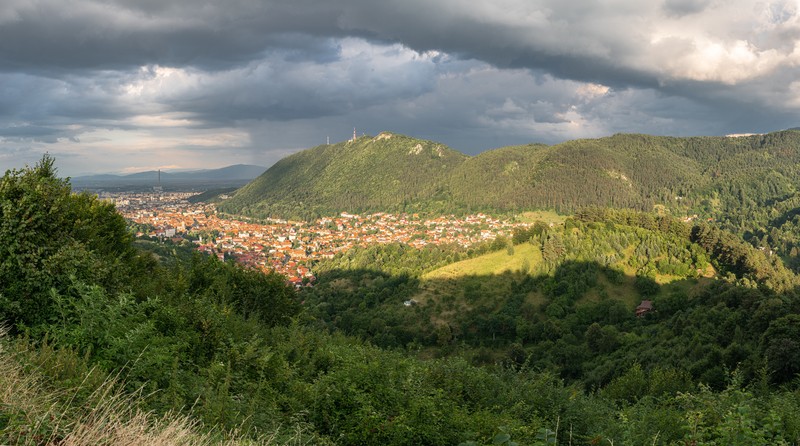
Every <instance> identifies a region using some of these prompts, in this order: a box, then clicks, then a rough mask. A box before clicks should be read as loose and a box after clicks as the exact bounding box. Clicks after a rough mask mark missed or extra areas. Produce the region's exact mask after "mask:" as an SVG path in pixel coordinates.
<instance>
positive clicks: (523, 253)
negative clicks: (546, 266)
mask: <svg viewBox="0 0 800 446" xmlns="http://www.w3.org/2000/svg"><path fill="white" fill-rule="evenodd" d="M541 261H542V253H541V250H540V249H539V247H538V246H533V245H531V244H530V243H523V244H521V245H516V246H514V249H513V254H509V253H508V250H506V249H502V250H500V251H496V252H490V253H489V254H484V255H482V256H480V257H476V258H474V259H467V260H462V261H460V262H456V263H451V264H450V265H447V266H443V267H441V268H439V269H436V270H433V271H431V272H429V273H427V274H425V275H423V276H422V278H423V279H424V280H431V279H452V278H456V277H462V276H467V275H471V274H475V275H490V274H502V273H503V272H504V271H522V270H525V269H526V268H525V266H526V263H527V270H528V271H534V270H535V269H536V267H537V266H538V265H539V263H540V262H541Z"/></svg>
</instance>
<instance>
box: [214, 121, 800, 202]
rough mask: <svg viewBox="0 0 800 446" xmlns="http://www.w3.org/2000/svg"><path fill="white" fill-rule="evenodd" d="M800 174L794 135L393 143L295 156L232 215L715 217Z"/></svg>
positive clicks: (248, 192) (368, 142)
mask: <svg viewBox="0 0 800 446" xmlns="http://www.w3.org/2000/svg"><path fill="white" fill-rule="evenodd" d="M798 163H800V132H798V131H794V130H784V131H780V132H774V133H769V134H764V135H751V136H742V137H736V138H732V137H725V136H704V137H696V136H695V137H671V136H654V135H645V134H625V133H618V134H615V135H611V136H607V137H602V138H593V139H591V138H586V139H576V140H572V141H565V142H563V143H560V144H555V145H545V144H526V145H519V146H508V147H500V148H496V149H492V150H488V151H485V152H482V153H480V154H478V155H475V156H469V155H465V154H463V153H461V152H459V151H457V150H454V149H452V148H450V147H448V146H446V145H445V144H442V143H438V142H435V141H429V140H424V139H418V138H414V137H411V136H406V135H402V134H399V133H393V132H381V133H379V134H378V135H377V136H366V135H365V136H362V137H358V138H356V140H355V141H353V140H351V141H347V142H341V143H337V144H331V145H322V146H317V147H314V148H310V149H307V150H304V151H301V152H298V153H295V154H293V155H290V156H289V157H286V158H284V159H282V160H280V161H279V162H278V163H276V164H275V165H274V166H273V167H271V168H270V169H268V170H267V171H266V172H264V173H263V174H262V175H261V176H260V177H259V178H256V179H255V180H253V182H251V183H250V184H248V185H247V186H246V187H244V188H242V189H241V190H240V191H239V192H238V193H237V194H236V195H235V196H234V197H233V198H232V199H231V200H230V201H228V202H226V203H223V205H222V209H223V210H224V211H226V212H229V213H238V214H245V215H250V216H267V215H270V216H281V217H300V218H314V217H317V216H320V215H333V214H338V213H339V212H343V211H347V212H364V211H413V212H420V211H421V212H429V213H435V212H447V213H465V212H474V211H499V212H518V211H523V210H531V209H551V210H556V211H560V212H573V211H575V210H577V209H580V208H582V207H585V206H610V207H616V208H635V209H640V210H652V209H653V207H654V206H656V205H659V206H662V207H665V208H667V209H672V210H673V211H674V212H675V213H685V212H688V211H692V212H697V211H698V210H702V209H703V207H706V208H708V209H707V211H708V215H709V216H713V215H714V209H713V206H714V203H715V201H714V200H717V198H715V197H718V196H720V195H724V196H728V195H730V194H734V195H740V196H741V197H740V198H742V199H744V198H743V197H745V196H752V197H756V198H755V201H762V200H763V202H765V203H766V202H768V201H769V200H777V199H785V198H786V197H787V195H789V194H790V193H794V184H797V183H798V180H800V169H798V166H797V165H798ZM764 180H766V181H767V182H768V183H769V185H768V186H764V185H763V184H762V183H763V181H764ZM732 188H733V189H735V190H733V189H732ZM762 189H768V190H762ZM762 195H763V196H762ZM740 201H741V200H740ZM709 203H711V205H709ZM733 204H734V203H727V204H725V205H728V206H732V205H733ZM709 206H710V207H709Z"/></svg>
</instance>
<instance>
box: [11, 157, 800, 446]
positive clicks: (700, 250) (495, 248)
mask: <svg viewBox="0 0 800 446" xmlns="http://www.w3.org/2000/svg"><path fill="white" fill-rule="evenodd" d="M423 149H424V147H423ZM786 200H788V198H786ZM777 205H778V203H776V206H777ZM785 206H786V207H787V208H788V207H789V206H791V203H788V202H787V203H786V204H785ZM781 209H783V208H781ZM776 212H778V214H777V216H776V217H774V218H773V220H774V221H775V222H776V223H780V225H778V226H777V227H779V228H780V227H784V226H785V225H787V224H789V223H788V222H790V221H791V222H794V221H795V219H794V217H795V215H794V214H793V213H792V212H791V211H780V210H778V209H776ZM770 215H772V214H770ZM770 218H772V217H770ZM792 224H794V223H792ZM786 229H787V230H788V227H787V228H786ZM762 230H763V232H764V235H766V236H767V237H771V236H772V233H771V228H769V227H764V228H762ZM753 234H756V232H755V231H753ZM776 237H780V233H779V232H777V233H776ZM147 246H148V245H147V244H134V243H133V241H132V239H131V236H130V233H129V232H128V230H127V228H126V224H125V221H124V220H123V219H122V218H121V217H120V216H119V215H118V214H117V213H116V212H115V211H114V208H113V207H112V206H111V205H110V204H108V203H105V202H102V201H99V200H97V199H96V198H95V197H93V196H91V195H88V194H73V193H72V191H71V188H70V185H69V182H68V181H65V180H62V179H59V178H58V176H57V174H56V171H55V168H54V164H53V160H52V159H51V158H49V157H45V158H44V159H43V160H42V161H41V162H40V163H39V164H37V165H36V166H33V167H29V168H25V169H22V170H15V171H9V172H7V173H6V174H5V175H4V176H3V177H2V179H1V180H0V318H2V319H3V320H4V321H5V325H6V327H7V333H6V335H5V336H4V337H3V338H2V339H1V340H0V349H2V355H1V356H2V363H0V368H2V371H3V373H2V374H0V384H2V386H3V387H2V390H1V391H0V398H2V399H1V400H0V443H4V444H31V445H35V444H117V443H121V442H122V438H123V435H131V434H130V432H132V431H134V430H135V431H136V432H138V434H136V435H140V437H135V438H138V439H136V440H130V439H128V440H126V441H128V442H129V444H148V443H149V444H158V443H157V439H158V438H172V440H169V441H166V440H165V441H163V442H162V443H164V442H172V443H181V442H182V444H214V443H218V442H228V444H253V443H256V444H343V445H348V444H353V445H356V444H359V445H360V444H409V445H410V444H414V445H419V444H435V445H441V444H465V445H477V444H505V445H511V444H534V445H548V444H561V445H573V444H574V445H590V444H653V445H685V444H706V445H729V444H737V445H762V444H799V443H800V398H798V396H800V395H799V394H798V392H800V387H798V381H797V379H796V376H797V373H798V372H800V342H798V339H800V300H798V296H797V286H798V279H797V276H796V275H795V274H794V273H793V272H792V271H791V270H790V269H788V268H786V267H785V266H784V263H783V262H782V260H781V258H780V256H777V255H770V253H769V252H768V251H767V250H766V249H763V250H762V249H759V247H756V246H753V245H752V244H749V243H746V242H745V241H744V240H743V239H742V238H741V237H739V236H738V235H737V233H736V232H735V231H733V230H731V229H726V228H720V227H718V226H715V225H713V226H712V225H708V224H686V223H683V222H681V221H679V220H676V219H674V218H672V217H669V216H666V215H661V216H659V215H655V214H650V213H643V212H640V211H632V210H622V211H620V210H608V209H604V208H590V209H585V210H583V211H581V212H579V213H577V214H575V215H574V216H573V217H572V218H569V219H567V221H566V222H565V223H564V224H563V225H554V226H550V225H546V224H532V225H530V226H529V227H528V228H526V229H520V230H518V231H517V232H516V233H515V234H514V235H513V237H512V238H510V239H508V240H503V239H500V240H496V241H495V242H493V243H490V244H487V245H486V246H481V247H476V248H473V249H471V250H465V249H463V248H458V247H455V246H449V247H447V246H445V247H439V248H436V249H433V248H431V249H428V250H421V251H417V250H411V249H410V248H408V247H405V246H401V245H388V246H383V247H371V248H365V249H362V250H357V251H352V252H348V253H345V254H342V255H341V256H340V257H337V258H334V259H331V260H330V261H329V263H328V264H326V265H320V271H322V273H321V274H320V278H319V281H320V283H319V285H317V286H316V287H314V288H313V289H309V290H307V291H304V292H302V293H298V292H297V291H295V290H294V288H292V287H289V286H287V285H286V284H285V280H284V278H282V277H280V276H277V275H275V274H266V275H265V274H262V273H259V272H255V271H251V270H247V269H243V268H242V267H240V266H237V265H236V264H234V263H231V262H221V261H219V260H218V259H216V258H215V257H203V256H199V255H196V254H187V255H183V254H181V253H177V252H176V253H170V251H169V250H160V251H157V252H153V251H151V250H148V249H143V247H147ZM487 265H488V266H490V267H492V268H495V267H496V268H501V269H502V270H501V271H499V272H493V273H484V272H478V271H486V269H482V268H486V267H487ZM506 266H508V267H507V268H506ZM456 271H459V272H458V273H456ZM642 300H648V301H650V302H652V310H651V311H648V312H646V313H645V314H641V315H640V316H639V317H637V315H636V314H635V309H636V307H637V305H639V303H640V302H641V301H642ZM406 303H408V305H406ZM137 423H138V424H137ZM170 426H172V428H170ZM175 426H178V427H175ZM170 429H172V430H170ZM176 430H180V432H183V433H184V434H181V435H183V436H182V437H174V436H173V437H169V436H168V435H171V434H169V432H176ZM92 435H94V436H92ZM145 437H146V438H145ZM124 438H130V437H124ZM190 440H191V441H190Z"/></svg>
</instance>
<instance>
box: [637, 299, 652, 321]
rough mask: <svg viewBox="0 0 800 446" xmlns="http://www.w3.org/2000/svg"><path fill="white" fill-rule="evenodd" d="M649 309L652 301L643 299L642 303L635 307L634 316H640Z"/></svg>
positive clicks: (650, 309)
mask: <svg viewBox="0 0 800 446" xmlns="http://www.w3.org/2000/svg"><path fill="white" fill-rule="evenodd" d="M651 311H653V301H651V300H643V301H642V303H640V304H639V306H638V307H636V317H642V316H644V315H645V314H647V313H649V312H651Z"/></svg>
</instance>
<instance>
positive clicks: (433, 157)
mask: <svg viewBox="0 0 800 446" xmlns="http://www.w3.org/2000/svg"><path fill="white" fill-rule="evenodd" d="M465 159H467V156H466V155H464V154H461V153H459V152H456V151H454V150H452V149H450V148H448V147H446V146H445V145H443V144H439V143H435V142H432V141H425V140H420V139H415V138H410V137H407V136H402V135H396V134H392V133H381V134H380V135H378V136H377V137H374V138H372V137H369V136H362V137H360V138H357V139H356V140H355V141H348V142H343V143H338V144H330V145H327V144H326V145H321V146H318V147H314V148H312V149H309V150H305V151H302V152H300V153H296V154H294V155H291V156H289V157H286V158H284V159H282V160H280V161H278V162H277V163H276V164H275V165H274V166H272V167H271V168H270V169H268V170H267V172H265V173H264V174H262V175H261V176H260V177H258V178H257V179H255V180H254V181H253V182H251V183H250V184H248V185H247V186H245V187H243V188H242V189H240V190H239V192H237V193H236V195H235V196H234V197H233V198H231V199H230V200H229V201H228V202H226V203H225V204H224V206H223V210H225V211H228V212H232V213H243V214H249V215H258V216H262V215H272V216H288V217H309V216H314V215H318V214H331V213H336V212H340V211H361V210H367V209H370V210H396V209H400V208H408V209H411V208H413V207H414V206H419V205H421V206H424V207H425V208H431V207H432V206H434V203H436V202H442V203H441V204H440V207H441V208H442V209H446V208H447V206H446V205H445V204H444V203H443V202H444V200H447V199H448V198H449V195H448V194H447V190H448V185H447V179H448V177H449V175H450V173H451V172H452V171H453V169H454V168H456V167H457V166H458V165H460V164H461V163H462V162H464V160H465Z"/></svg>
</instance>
